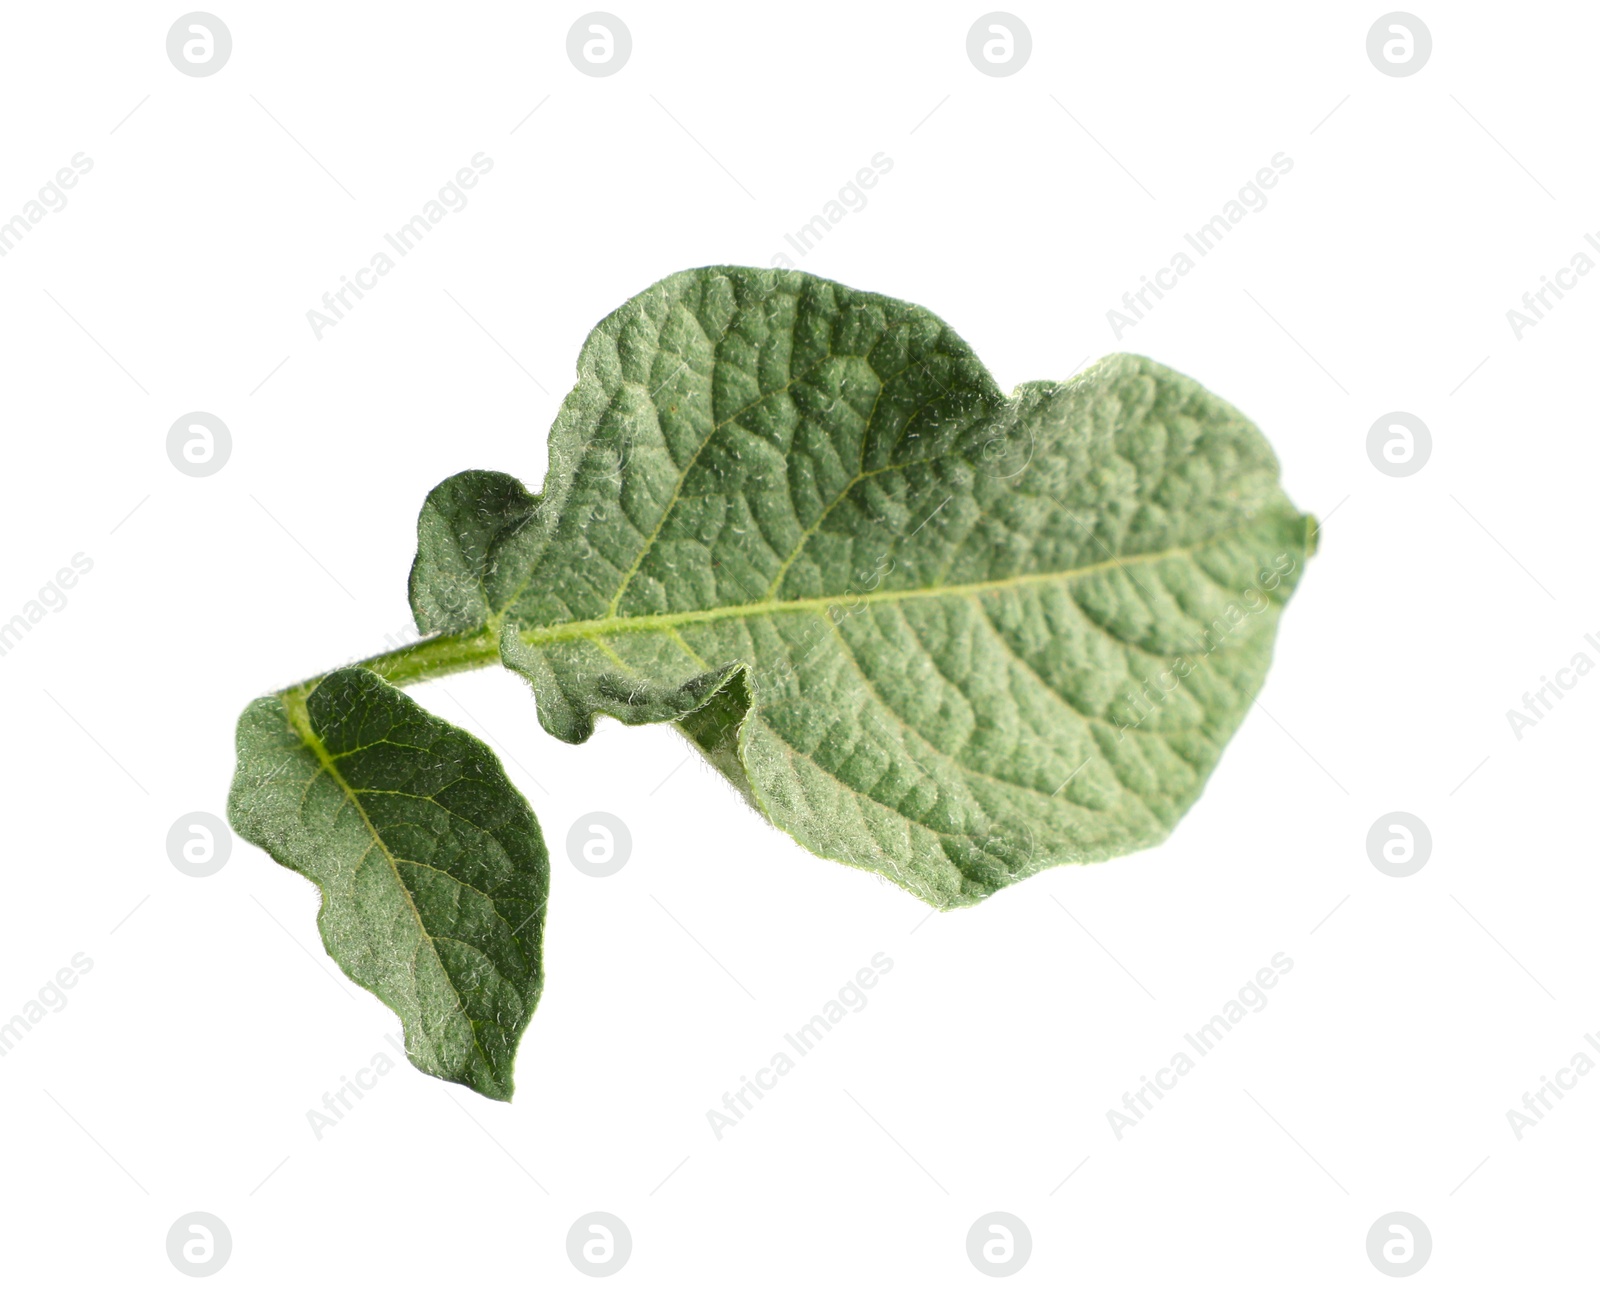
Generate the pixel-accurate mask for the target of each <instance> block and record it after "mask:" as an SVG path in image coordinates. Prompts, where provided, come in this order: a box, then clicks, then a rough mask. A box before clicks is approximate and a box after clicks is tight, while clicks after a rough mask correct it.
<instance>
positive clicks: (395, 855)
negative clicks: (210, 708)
mask: <svg viewBox="0 0 1600 1291" xmlns="http://www.w3.org/2000/svg"><path fill="white" fill-rule="evenodd" d="M238 754H239V762H238V770H237V772H236V774H235V777H234V782H233V789H232V792H231V794H230V796H229V801H228V816H229V819H230V821H231V822H232V824H233V827H234V829H235V830H236V831H238V833H239V834H240V836H242V837H243V838H246V839H248V840H249V841H250V842H252V843H255V844H256V845H257V846H259V847H262V848H264V849H266V850H267V851H268V852H270V853H271V854H272V856H273V858H274V859H275V860H277V861H278V862H279V863H280V864H282V865H285V866H287V867H288V868H290V869H292V870H296V871H298V872H299V873H301V874H303V875H305V876H306V877H307V878H308V879H310V880H311V881H312V882H313V883H315V884H316V885H317V887H318V888H320V889H321V891H322V909H321V911H320V913H319V914H318V917H317V924H318V927H319V928H320V930H321V932H322V941H323V945H324V946H326V947H327V950H328V953H329V954H330V955H332V956H333V958H334V959H335V960H336V961H337V962H338V964H339V966H340V967H341V968H343V969H344V971H345V972H346V973H347V974H348V975H349V976H350V978H351V979H352V980H353V981H355V982H357V983H359V984H360V985H361V986H364V987H366V988H367V989H368V990H369V991H371V992H373V993H374V994H375V995H377V996H378V998H379V999H381V1000H382V1001H383V1002H384V1003H385V1004H387V1005H388V1006H389V1007H390V1008H392V1009H393V1010H394V1011H395V1012H396V1013H397V1014H399V1016H400V1020H401V1022H402V1023H403V1024H404V1030H405V1040H406V1053H407V1056H408V1057H410V1059H411V1061H412V1063H413V1064H415V1065H416V1066H417V1067H418V1068H420V1069H421V1070H423V1071H425V1072H427V1073H429V1074H430V1075H433V1076H438V1077H441V1078H442V1079H445V1080H451V1081H456V1082H458V1083H460V1084H463V1085H467V1086H470V1087H471V1088H473V1089H475V1090H477V1091H478V1092H479V1093H481V1094H484V1095H487V1096H488V1097H490V1098H500V1099H509V1098H510V1097H511V1090H512V1063H513V1058H514V1055H515V1052H516V1046H517V1040H518V1038H519V1037H520V1036H521V1034H522V1031H523V1029H524V1028H525V1027H526V1026H527V1024H528V1020H529V1018H531V1017H532V1015H533V1011H534V1007H535V1005H536V1004H537V1003H538V1000H539V991H540V987H541V984H542V981H543V976H542V971H541V967H540V942H541V939H542V936H543V930H544V908H545V901H546V897H547V894H548V890H549V883H550V865H549V860H548V857H547V855H546V852H545V846H544V839H543V836H542V835H541V833H540V831H539V824H538V822H537V821H536V820H535V819H534V816H533V813H532V811H530V810H529V808H528V806H527V804H526V803H525V802H524V801H523V799H522V796H521V795H520V794H519V793H518V792H517V791H516V789H515V788H514V787H513V786H512V785H511V782H510V781H509V780H508V779H507V778H506V775H505V772H504V771H503V770H502V769H501V767H500V763H499V762H498V760H497V759H496V758H495V756H494V754H493V753H492V752H490V750H489V749H488V748H487V747H486V746H485V745H484V744H483V743H482V742H480V741H479V740H478V739H476V738H475V737H473V736H472V735H469V734H468V733H467V732H465V731H462V730H459V729H457V728H456V727H454V726H451V725H450V724H449V723H448V722H444V721H441V720H440V719H438V718H437V717H434V716H432V715H431V714H429V713H428V712H427V711H425V710H424V709H422V708H421V707H419V706H418V705H417V704H416V702H415V701H413V700H412V699H410V698H408V697H407V696H406V695H405V694H403V693H402V692H401V691H399V690H397V689H395V688H394V687H393V686H391V685H389V684H388V683H387V682H385V681H383V680H382V679H381V678H379V677H377V676H375V675H374V674H373V673H371V672H369V671H367V670H366V669H364V668H360V667H351V668H341V669H339V670H338V671H336V672H333V673H330V674H328V675H327V676H326V677H324V678H322V680H321V681H320V682H319V683H317V685H316V686H315V688H314V689H312V690H311V691H310V692H309V694H305V693H301V692H300V691H298V690H297V691H291V692H288V693H287V694H285V695H274V696H270V697H268V698H264V699H258V700H256V701H255V702H254V703H253V704H251V705H250V707H249V708H247V709H246V710H245V712H244V714H243V716H242V717H241V718H240V719H239V729H238Z"/></svg>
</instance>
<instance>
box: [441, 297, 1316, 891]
mask: <svg viewBox="0 0 1600 1291" xmlns="http://www.w3.org/2000/svg"><path fill="white" fill-rule="evenodd" d="M549 458H550V467H549V471H548V474H547V477H546V480H545V485H544V489H543V492H542V494H541V496H540V497H539V498H538V499H537V500H533V499H530V500H529V505H528V506H527V507H526V508H525V509H522V510H520V511H518V512H517V514H516V516H515V517H514V518H513V519H511V520H509V521H508V522H507V523H505V524H504V525H499V526H496V525H495V524H494V523H493V519H492V518H493V516H494V514H495V513H496V508H497V507H499V506H501V505H503V503H502V502H497V501H496V499H504V498H505V497H506V496H507V494H508V486H507V485H506V484H505V480H506V479H507V478H508V477H504V476H496V475H492V474H491V473H469V475H472V476H478V477H482V478H480V479H479V480H478V481H477V482H476V483H474V482H473V480H470V479H468V478H467V477H464V476H458V477H455V478H454V480H452V481H446V484H445V485H441V486H440V490H436V491H435V493H436V495H438V494H440V492H441V491H442V490H446V489H448V490H449V497H450V505H451V508H452V513H453V514H454V515H456V516H457V517H458V520H457V522H456V523H455V524H454V525H446V526H443V527H442V528H441V527H439V526H435V527H434V529H433V531H432V532H430V531H429V529H428V527H427V526H426V525H424V526H422V528H421V530H420V537H421V546H420V549H419V556H418V562H417V570H418V571H422V572H421V573H419V574H417V575H416V576H414V578H413V584H412V594H413V603H414V606H415V607H416V609H417V616H418V622H419V625H422V626H423V627H424V628H425V629H427V628H429V627H430V626H432V625H434V624H441V625H444V620H441V619H440V618H438V617H437V615H436V614H435V611H434V609H433V608H432V607H433V606H435V605H439V604H446V603H448V604H451V605H454V606H461V607H465V608H464V609H463V610H462V612H460V613H458V614H455V615H454V616H453V617H451V618H449V619H448V624H447V625H448V626H449V627H450V629H451V630H452V631H455V632H469V631H477V632H481V633H489V634H492V635H493V636H494V637H496V638H498V641H499V646H500V653H501V657H502V659H503V661H504V662H505V663H506V665H507V666H508V667H510V668H512V669H514V670H515V671H517V672H519V673H521V674H522V675H523V676H524V677H525V678H527V680H528V681H529V682H530V684H531V685H532V687H533V690H534V693H535V696H536V699H537V704H538V716H539V720H540V722H541V723H542V724H543V726H544V727H545V729H546V730H548V731H549V732H551V733H552V734H554V735H556V736H558V737H559V738H561V739H564V740H569V741H574V742H577V741H582V740H584V739H587V738H588V736H589V734H590V733H591V731H592V730H593V726H594V719H595V716H596V715H598V714H607V715H610V716H612V717H615V718H617V719H619V720H621V721H623V722H626V723H638V722H660V721H669V720H670V721H676V722H678V723H679V725H680V727H681V728H682V729H683V730H684V731H685V733H686V734H688V735H689V736H690V738H691V739H693V740H694V742H695V743H696V745H697V746H698V747H700V748H701V749H702V751H704V752H705V753H706V755H707V756H708V758H709V759H710V760H711V761H712V763H713V764H714V765H716V766H717V767H718V768H719V769H720V770H722V771H723V772H724V774H726V775H727V776H728V777H729V779H731V780H732V781H733V782H734V784H736V785H737V786H738V787H739V789H740V790H741V792H743V793H744V794H745V795H746V797H747V798H748V799H749V800H750V801H751V802H752V803H754V804H755V805H756V806H757V807H758V808H759V810H761V811H762V812H763V813H764V814H765V815H766V816H767V817H768V818H769V819H770V820H771V821H772V822H773V823H774V824H775V825H777V826H778V827H779V828H781V829H784V830H785V831H787V832H788V833H789V834H791V835H792V836H793V837H794V838H796V839H797V840H798V841H799V842H800V843H801V844H803V845H804V846H805V847H807V848H809V849H810V850H812V851H813V852H816V853H817V854H819V855H822V856H826V857H831V858H833V859H836V860H840V861H844V862H847V863H849V864H853V865H857V866H862V867H864V868H867V869H871V870H874V871H876V872H878V873H881V874H883V875H886V876H887V877H889V878H891V879H892V880H894V881H895V882H897V883H900V884H901V885H903V886H904V887H906V888H907V889H908V890H910V891H911V892H913V893H915V894H916V895H918V896H920V897H922V898H923V899H924V900H926V901H928V902H930V903H931V904H933V905H936V906H941V907H942V906H949V905H960V904H968V903H971V902H973V901H977V900H980V899H982V898H983V897H985V896H987V895H989V894H990V893H992V892H994V891H995V890H997V889H998V888H1000V887H1003V886H1005V885H1007V884H1009V883H1012V882H1015V881H1017V880H1018V879H1021V878H1023V877H1025V876H1027V875H1029V874H1032V873H1035V872H1037V871H1038V870H1040V869H1043V868H1045V867H1047V866H1051V865H1058V864H1061V863H1064V862H1085V861H1095V860H1101V859H1105V858H1107V857H1111V856H1116V855H1120V854H1123V853H1126V852H1130V851H1133V850H1136V849H1139V848H1143V847H1147V846H1150V845H1151V844H1153V843H1156V842H1158V841H1159V840H1161V839H1162V838H1164V837H1165V836H1166V835H1167V834H1168V832H1169V831H1170V830H1171V829H1172V828H1173V826H1174V825H1175V824H1176V822H1177V821H1178V819H1179V817H1180V816H1181V815H1182V814H1183V812H1184V811H1185V810H1186V809H1187V808H1188V807H1189V806H1190V804H1192V803H1193V802H1194V800H1195V799H1196V797H1197V796H1198V795H1199V793H1200V791H1201V789H1202V787H1203V786H1204V784H1205V781H1206V779H1207V777H1208V776H1209V775H1210V773H1211V771H1212V769H1213V768H1214V767H1215V765H1216V763H1217V760H1218V758H1219V757H1220V755H1221V752H1222V749H1223V747H1224V746H1225V745H1226V743H1227V741H1228V740H1229V738H1230V737H1231V736H1232V735H1233V733H1234V731H1235V730H1236V729H1237V727H1238V725H1239V723H1240V722H1241V721H1242V720H1243V718H1244V716H1245V715H1246V713H1247V712H1248V711H1249V708H1250V705H1251V703H1252V702H1253V700H1254V698H1255V696H1256V694H1257V692H1258V691H1259V689H1260V687H1261V685H1262V683H1263V680H1264V678H1265V675H1266V671H1267V667H1268V664H1269V663H1270V660H1271V655H1272V648H1273V641H1274V638H1275V634H1276V630H1277V626H1278V619H1279V616H1280V614H1281V612H1282V609H1283V607H1284V604H1285V603H1286V601H1287V600H1288V597H1289V595H1290V593H1291V591H1292V590H1293V588H1294V587H1295V585H1296V584H1297V582H1298V580H1299V578H1300V575H1301V573H1302V571H1303V568H1304V564H1305V560H1306V558H1307V557H1308V556H1309V555H1310V554H1311V553H1312V552H1313V551H1314V549H1315V541H1316V529H1315V525H1314V522H1312V521H1311V519H1310V517H1308V516H1305V515H1302V514H1301V513H1300V512H1299V511H1298V510H1297V509H1296V508H1295V507H1294V506H1293V504H1292V503H1291V502H1290V501H1289V499H1288V498H1287V497H1286V496H1285V495H1284V493H1283V491H1282V489H1281V488H1280V487H1279V483H1278V463H1277V460H1276V458H1275V456H1274V454H1273V452H1272V450H1271V448H1270V446H1269V445H1268V444H1267V442H1266V440H1265V438H1264V437H1263V436H1262V435H1261V433H1260V431H1258V430H1257V429H1256V428H1255V426H1253V425H1252V424H1251V423H1250V422H1249V421H1247V420H1246V419H1245V418H1244V417H1243V416H1242V415H1241V414H1240V413H1239V412H1238V411H1237V410H1236V409H1234V408H1233V407H1231V406H1230V405H1228V404H1227V403H1225V402H1224V401H1223V400H1221V399H1219V398H1217V397H1216V396H1215V395H1212V394H1210V393H1209V392H1208V391H1206V390H1205V389H1204V388H1203V387H1201V386H1200V385H1198V384H1197V383H1196V382H1194V381H1192V380H1190V379H1189V378H1187V377H1185V376H1182V375H1181V374H1179V373H1176V372H1173V371H1171V370H1170V369H1168V368H1165V367H1163V366H1162V365H1160V364H1158V363H1155V362H1153V361H1151V360H1149V359H1146V358H1141V357H1138V356H1135V355H1114V356H1111V357H1110V358H1107V359H1104V360H1101V361H1100V362H1099V363H1097V364H1095V365H1093V366H1092V367H1091V368H1089V369H1088V370H1087V371H1086V372H1084V373H1083V374H1081V375H1080V376H1078V377H1076V378H1074V379H1073V380H1071V381H1068V382H1065V383H1059V382H1049V381H1042V382H1032V383H1028V384H1026V385H1023V386H1021V387H1019V388H1018V389H1017V390H1016V391H1015V392H1014V393H1013V394H1012V395H1011V396H1010V397H1007V396H1005V395H1003V394H1002V393H1001V392H1000V390H999V388H998V387H997V386H996V384H995V382H994V380H993V378H992V377H991V376H990V375H989V373H988V371H987V370H986V369H985V368H984V366H983V365H982V364H981V363H980V362H979V360H978V358H977V356H976V355H974V354H973V353H972V351H971V350H970V349H969V348H968V346H967V345H966V344H965V343H964V342H963V341H962V340H961V339H960V338H959V337H958V336H956V335H955V333H954V332H952V331H951V329H950V328H949V327H948V326H946V325H945V324H944V323H943V322H942V321H941V320H940V319H938V318H937V317H935V316H934V315H933V314H931V313H929V312H928V311H927V310H925V309H922V308H920V307H918V306H915V305H910V304H906V303H904V302H902V301H897V300H893V299H890V298H888V297H884V296H879V295H873V294H871V293H865V292H858V291H854V290H852V289H850V288H847V287H844V286H842V285H840V284H838V283H834V282H829V281H826V280H824V279H820V278H815V277H811V276H809V275H806V274H800V273H795V272H785V271H764V270H755V269H740V268H731V267H722V268H708V269H699V270H691V271H688V272H686V273H680V274H676V275H674V276H672V277H671V278H668V279H665V280H664V281H662V282H660V283H658V284H656V285H655V286H654V287H652V288H650V289H649V290H648V291H646V292H644V293H643V294H641V295H639V296H637V297H635V298H634V299H633V300H631V301H629V302H628V303H627V304H626V305H624V306H623V307H622V308H621V309H619V310H617V311H616V312H615V313H613V314H612V315H610V316H609V317H607V318H606V319H604V320H603V321H602V322H601V323H600V324H599V326H598V327H596V328H595V330H594V331H593V332H592V333H591V334H590V337H589V339H588V341H587V342H586V344H585V345H584V347H583V351H582V354H581V356H580V359H579V363H578V382H577V385H576V387H575V388H574V389H573V390H572V392H571V393H570V394H569V395H568V396H567V398H566V400H565V402H564V404H563V406H562V408H561V411H560V413H559V415H558V416H557V418H556V422H555V425H554V427H553V428H552V430H551V435H550V453H549ZM524 496H526V495H524ZM430 501H431V499H430ZM474 517H488V519H487V520H486V521H485V523H484V525H483V526H482V532H481V533H480V532H478V531H477V529H475V527H474V526H475V524H476V521H475V520H474ZM425 519H426V516H425ZM454 532H460V533H463V534H475V535H476V536H472V537H470V539H469V540H467V541H464V542H457V541H456V539H455V538H454V536H453V533H454ZM441 535H443V536H441ZM451 542H456V545H457V547H458V548H460V549H461V550H467V549H469V548H470V550H471V551H473V552H477V551H483V552H486V553H488V556H487V557H486V558H485V559H483V560H481V561H476V563H475V558H474V557H470V556H469V557H467V558H465V559H461V558H458V557H454V556H451V555H450V553H449V552H448V551H447V550H445V548H446V547H447V546H448V544H449V543H451ZM451 560H454V561H455V565H454V566H453V568H454V569H455V570H456V573H454V574H452V579H453V581H452V582H450V583H449V584H448V585H447V584H446V583H445V582H443V581H440V580H437V579H435V578H434V577H433V575H432V574H431V573H430V572H429V571H431V570H434V569H437V568H442V567H444V566H445V565H446V564H447V563H449V561H451ZM474 588H475V589H476V590H474ZM452 589H453V590H452Z"/></svg>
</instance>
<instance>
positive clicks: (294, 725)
mask: <svg viewBox="0 0 1600 1291" xmlns="http://www.w3.org/2000/svg"><path fill="white" fill-rule="evenodd" d="M308 693H309V692H307V691H305V690H303V689H300V690H295V691H291V692H289V693H287V694H285V695H284V696H283V697H282V699H283V707H284V712H285V713H286V714H287V715H288V718H289V726H290V729H292V730H293V731H294V733H295V734H296V735H297V736H298V737H299V738H300V741H301V743H303V744H304V745H305V746H306V747H307V748H308V749H310V750H311V752H312V753H313V754H315V756H316V759H317V762H318V763H319V764H320V765H321V767H322V769H323V771H325V772H326V773H327V775H328V778H329V779H330V780H332V781H333V782H334V784H336V785H338V786H339V791H340V792H341V793H342V794H344V796H345V800H346V801H347V802H349V804H350V805H351V806H352V807H354V808H355V809H356V814H357V815H358V816H360V817H361V823H362V824H363V825H364V826H365V827H366V830H367V832H368V833H369V834H371V835H372V841H373V842H374V843H375V844H376V845H377V848H378V850H379V851H380V852H382V853H383V858H384V860H386V861H388V863H389V871H390V873H391V874H393V875H394V881H395V883H396V884H397V885H398V887H399V888H400V891H401V893H402V894H403V895H404V896H405V899H406V905H407V906H409V907H410V909H411V914H412V917H413V918H414V919H415V920H416V923H417V931H418V932H420V933H421V934H422V939H423V940H424V941H426V942H427V943H428V949H429V950H430V951H432V953H433V957H434V959H435V960H437V961H438V964H439V968H440V970H441V972H442V973H443V976H444V980H445V981H446V982H448V983H449V985H450V990H451V993H452V994H454V995H455V997H456V1011H457V1013H459V1014H460V1015H461V1016H462V1017H464V1018H466V1020H467V1030H468V1031H469V1032H471V1034H472V1047H473V1048H474V1049H476V1050H477V1051H478V1054H479V1056H480V1057H482V1058H483V1060H484V1062H485V1063H486V1064H488V1066H489V1068H490V1070H493V1064H492V1063H489V1055H488V1054H487V1053H485V1052H484V1050H483V1046H482V1045H481V1044H479V1043H478V1028H477V1026H476V1025H475V1024H474V1023H473V1020H472V1018H471V1016H470V1015H469V1014H468V1013H467V1006H466V1001H465V1000H463V999H462V998H461V992H460V991H459V990H458V989H457V988H456V984H455V982H454V980H453V979H452V978H451V976H450V973H449V972H448V970H446V969H445V965H444V960H443V959H442V958H440V956H439V952H438V951H437V950H434V949H433V943H434V940H435V938H434V936H433V934H432V933H430V932H429V931H428V927H427V925H426V924H425V923H424V922H423V921H422V911H421V910H419V909H417V902H416V898H414V897H413V896H412V895H411V889H410V888H408V887H407V886H406V883H405V880H404V879H402V878H401V877H400V865H399V861H400V859H403V858H397V857H396V856H395V854H394V853H393V852H391V851H390V850H389V844H388V843H386V842H385V841H384V839H383V834H382V833H381V832H379V830H378V827H377V825H375V824H374V823H373V821H372V817H370V816H369V815H367V809H366V808H365V807H364V806H362V805H361V799H360V797H359V796H358V795H357V793H356V790H355V789H354V787H353V786H352V785H351V784H350V782H349V781H348V780H346V779H345V778H344V776H343V775H342V774H340V771H339V768H338V766H336V765H335V763H334V760H333V755H332V754H331V753H329V752H328V749H327V746H326V745H324V744H323V742H322V738H321V737H320V736H319V735H318V734H317V733H316V731H315V730H313V729H312V726H311V712H310V710H309V709H308V708H307V706H306V699H307V698H308ZM407 863H408V864H409V863H410V862H407ZM452 877H454V876H452ZM445 940H447V941H448V940H453V939H452V938H446V939H445ZM428 1040H429V1042H430V1043H433V1037H432V1036H429V1037H428ZM435 1047H437V1046H435Z"/></svg>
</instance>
